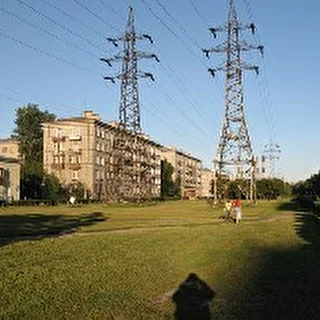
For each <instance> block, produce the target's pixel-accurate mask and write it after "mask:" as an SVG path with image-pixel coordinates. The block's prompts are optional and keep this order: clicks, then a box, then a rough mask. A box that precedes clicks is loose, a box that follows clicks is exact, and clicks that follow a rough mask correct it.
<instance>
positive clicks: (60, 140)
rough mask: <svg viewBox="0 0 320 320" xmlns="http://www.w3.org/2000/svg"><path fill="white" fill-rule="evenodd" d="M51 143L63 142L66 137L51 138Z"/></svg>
mask: <svg viewBox="0 0 320 320" xmlns="http://www.w3.org/2000/svg"><path fill="white" fill-rule="evenodd" d="M52 141H53V142H65V141H66V137H52Z"/></svg>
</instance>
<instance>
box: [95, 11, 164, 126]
mask: <svg viewBox="0 0 320 320" xmlns="http://www.w3.org/2000/svg"><path fill="white" fill-rule="evenodd" d="M107 40H108V41H109V42H111V43H112V44H113V45H114V46H116V47H118V46H119V42H122V43H123V50H122V51H121V52H119V53H118V54H116V55H115V56H113V57H110V58H101V59H100V60H101V61H104V62H106V63H107V64H108V65H109V66H110V67H111V66H112V62H114V61H119V60H120V61H122V72H121V73H120V74H117V75H115V76H112V77H111V76H107V77H104V79H105V80H109V81H111V82H112V83H115V80H116V79H118V80H121V99H120V109H119V120H120V123H121V124H123V125H124V126H125V128H126V129H129V130H131V131H133V132H141V117H140V104H139V90H138V78H139V77H140V78H150V79H151V80H152V81H154V80H155V79H154V77H153V75H152V73H150V72H142V71H139V70H138V60H139V59H142V58H146V59H155V60H156V61H157V62H159V59H158V57H157V56H156V55H155V54H153V53H146V52H142V51H139V50H137V49H136V42H137V40H149V42H150V43H153V40H152V38H151V36H150V35H148V34H138V33H137V32H136V30H135V26H134V15H133V8H132V7H129V16H128V22H127V26H126V29H125V32H124V34H123V35H121V36H120V37H117V38H107Z"/></svg>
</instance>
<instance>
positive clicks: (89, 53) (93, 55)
mask: <svg viewBox="0 0 320 320" xmlns="http://www.w3.org/2000/svg"><path fill="white" fill-rule="evenodd" d="M0 11H1V12H3V13H5V14H7V15H9V16H11V17H13V18H15V19H17V20H19V21H21V22H22V23H24V24H26V25H28V26H29V27H32V28H34V29H36V30H38V31H41V32H43V33H45V34H47V35H49V36H50V37H52V38H54V39H56V40H59V41H61V42H62V43H64V44H66V45H68V46H69V47H72V48H74V49H77V50H79V51H82V52H84V53H86V54H88V55H90V56H91V57H94V58H99V57H98V56H97V55H95V54H93V53H92V52H90V51H88V50H86V49H84V48H81V47H79V46H78V45H75V44H73V43H71V42H70V41H68V40H65V39H62V38H60V37H58V36H57V35H55V34H53V33H51V32H50V31H48V30H46V29H44V28H42V27H39V26H37V25H35V24H33V23H32V22H29V21H28V20H26V19H24V18H22V17H20V16H18V15H16V14H15V13H13V12H11V11H8V10H6V9H4V8H2V7H0Z"/></svg>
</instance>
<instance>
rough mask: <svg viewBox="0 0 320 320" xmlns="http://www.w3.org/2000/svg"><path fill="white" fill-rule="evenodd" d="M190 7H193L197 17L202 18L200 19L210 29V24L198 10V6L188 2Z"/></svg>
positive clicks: (190, 0) (190, 1)
mask: <svg viewBox="0 0 320 320" xmlns="http://www.w3.org/2000/svg"><path fill="white" fill-rule="evenodd" d="M188 1H189V3H190V5H191V6H192V8H193V9H194V11H195V12H196V13H197V15H198V16H199V17H200V19H201V20H202V22H203V23H204V24H205V25H206V26H207V27H209V28H210V25H209V23H208V22H207V20H206V19H205V18H204V16H203V15H202V13H201V12H200V11H199V9H198V8H197V6H196V5H195V4H194V3H193V1H192V0H188Z"/></svg>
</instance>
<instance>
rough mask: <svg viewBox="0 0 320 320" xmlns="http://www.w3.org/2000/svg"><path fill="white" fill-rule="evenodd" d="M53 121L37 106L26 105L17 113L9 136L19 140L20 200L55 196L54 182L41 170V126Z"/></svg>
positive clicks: (55, 185)
mask: <svg viewBox="0 0 320 320" xmlns="http://www.w3.org/2000/svg"><path fill="white" fill-rule="evenodd" d="M55 118H56V116H55V115H54V114H51V113H49V112H48V111H41V110H40V109H39V108H38V105H36V104H28V105H26V106H23V107H20V108H18V109H17V110H16V119H15V125H16V127H15V129H14V131H13V135H12V137H13V138H15V139H17V140H18V141H19V151H20V154H21V157H22V159H23V163H22V168H21V195H22V197H23V198H25V197H26V198H31V199H43V198H45V197H46V198H48V199H52V197H53V198H56V197H57V180H56V179H55V178H53V177H52V176H48V175H46V174H45V173H44V171H43V132H42V127H41V125H42V123H44V122H47V121H48V122H49V121H54V120H55ZM44 189H45V190H44Z"/></svg>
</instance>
